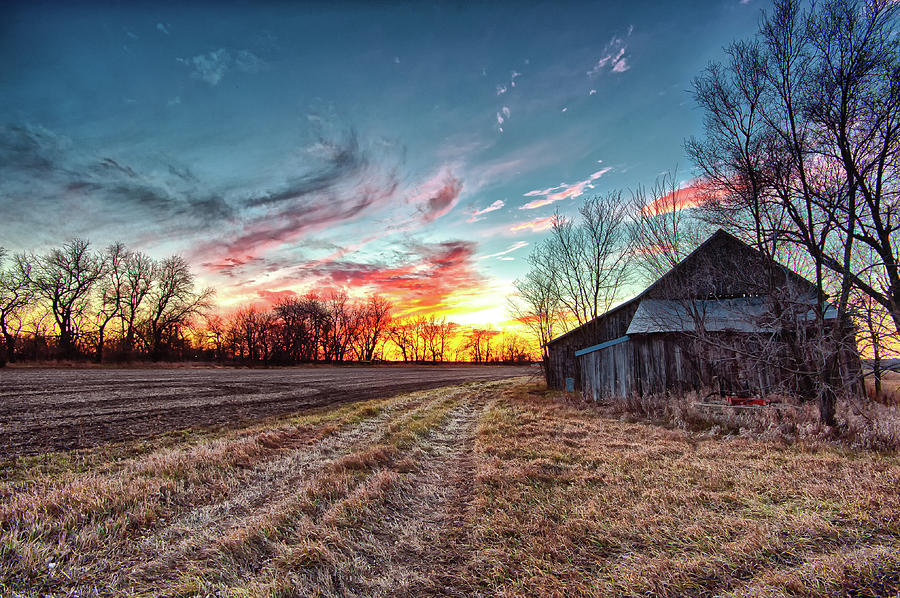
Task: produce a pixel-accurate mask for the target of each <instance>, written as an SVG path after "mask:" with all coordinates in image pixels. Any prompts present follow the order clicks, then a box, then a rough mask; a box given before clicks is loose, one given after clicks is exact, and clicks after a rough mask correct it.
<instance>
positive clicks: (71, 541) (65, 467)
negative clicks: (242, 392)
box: [0, 381, 900, 597]
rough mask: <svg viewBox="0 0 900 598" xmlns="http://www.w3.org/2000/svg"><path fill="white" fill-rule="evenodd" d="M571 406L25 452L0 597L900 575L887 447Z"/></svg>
mask: <svg viewBox="0 0 900 598" xmlns="http://www.w3.org/2000/svg"><path fill="white" fill-rule="evenodd" d="M562 399H563V397H562V396H561V395H558V394H554V393H547V392H546V391H543V390H541V389H540V388H538V387H536V386H534V385H526V384H524V383H523V382H522V381H519V382H518V383H515V384H512V383H510V382H487V383H485V382H481V383H474V384H468V385H463V386H456V387H450V388H444V389H437V390H431V391H423V392H419V393H413V394H409V395H403V396H400V397H395V398H392V399H386V400H380V401H371V402H367V403H360V404H356V405H352V406H345V407H342V408H340V409H337V410H333V411H328V412H321V413H318V414H315V415H313V416H306V417H303V418H286V419H281V420H274V421H270V422H268V423H266V424H265V425H257V426H253V427H248V428H246V429H243V430H238V431H232V432H223V433H217V434H206V435H204V434H199V435H198V434H187V435H184V436H181V437H179V436H178V435H172V436H171V437H168V438H163V439H157V440H155V441H152V442H149V443H147V442H143V443H135V444H134V445H115V446H109V447H104V448H98V449H95V450H93V451H82V452H80V453H78V454H77V455H75V454H63V455H56V456H50V457H47V458H45V459H31V460H21V461H19V462H17V463H16V464H15V470H14V471H13V472H12V473H8V474H7V475H6V476H5V478H4V481H2V482H0V595H2V596H6V595H13V596H15V595H34V596H39V595H40V596H44V595H54V596H55V595H60V596H62V595H78V596H132V595H147V596H260V597H261V596H432V595H442V596H443V595H454V596H475V595H483V596H487V595H499V596H720V595H721V596H837V595H856V596H879V595H892V594H891V593H892V592H893V593H896V592H897V591H900V557H898V554H900V495H898V491H897V489H898V488H900V458H898V456H897V455H896V454H894V453H881V452H877V451H871V450H862V449H859V448H851V447H849V446H846V445H843V444H840V443H836V442H833V441H830V440H828V441H823V440H822V439H818V438H813V439H812V440H810V439H808V438H807V437H805V436H802V435H801V436H798V438H796V439H794V440H793V441H791V442H785V441H784V440H783V439H780V438H774V439H761V438H759V437H757V436H756V435H750V434H744V435H741V434H739V433H738V434H732V435H725V436H723V434H721V433H716V434H710V433H709V429H707V430H706V431H705V432H694V431H688V430H683V429H672V428H671V426H669V427H663V426H657V425H652V424H648V423H645V422H637V421H625V419H627V418H623V417H620V416H618V415H616V416H615V417H613V416H611V415H610V414H609V413H608V412H606V413H604V412H601V411H599V410H598V409H595V408H587V407H585V406H583V405H576V404H571V403H566V402H565V401H564V400H562ZM129 449H133V450H134V453H133V454H131V455H129Z"/></svg>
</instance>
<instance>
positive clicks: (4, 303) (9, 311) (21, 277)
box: [0, 247, 34, 363]
mask: <svg viewBox="0 0 900 598" xmlns="http://www.w3.org/2000/svg"><path fill="white" fill-rule="evenodd" d="M5 258H6V251H5V250H4V249H3V248H2V247H0V333H2V334H3V340H4V344H5V345H6V358H5V359H0V362H3V361H9V362H10V363H13V362H15V360H16V341H17V340H18V337H19V332H20V331H21V329H22V326H23V325H24V317H23V316H24V312H25V311H26V310H27V309H28V307H29V306H30V305H31V303H32V302H33V300H34V288H33V286H32V285H31V282H30V275H31V273H30V267H31V266H30V264H29V262H28V261H27V260H26V259H25V258H24V257H23V256H16V257H14V258H13V260H12V262H11V263H10V264H6V263H5V262H6V259H5Z"/></svg>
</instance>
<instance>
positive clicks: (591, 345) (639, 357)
mask: <svg viewBox="0 0 900 598" xmlns="http://www.w3.org/2000/svg"><path fill="white" fill-rule="evenodd" d="M817 306H818V294H817V291H816V287H815V285H813V284H812V283H811V282H809V281H808V280H806V279H804V278H803V277H801V276H800V275H798V274H796V273H795V272H793V271H791V270H790V269H788V268H786V267H784V266H782V265H780V264H778V263H777V262H775V261H773V260H771V259H770V258H768V257H766V256H764V255H763V254H762V253H760V252H758V251H757V250H755V249H753V248H752V247H750V246H749V245H746V244H745V243H743V242H741V241H740V240H738V239H737V238H735V237H733V236H732V235H730V234H728V233H726V232H725V231H723V230H719V231H717V232H716V233H715V234H713V235H712V236H711V237H710V238H709V239H707V240H706V241H705V242H704V243H703V244H702V245H701V246H700V247H698V248H697V249H696V250H695V251H694V252H693V253H691V254H690V255H688V256H687V257H686V258H684V259H683V260H682V261H681V262H679V263H678V264H677V265H676V266H675V267H674V268H672V269H671V270H670V271H669V272H667V273H666V274H665V275H664V276H662V277H661V278H660V279H659V280H657V281H656V282H654V283H653V284H651V285H650V286H649V287H647V288H646V289H645V290H644V291H643V292H642V293H640V294H639V295H638V296H636V297H634V298H633V299H631V300H630V301H626V302H625V303H622V304H621V305H619V306H617V307H615V308H614V309H611V310H610V311H608V312H606V313H605V314H603V315H601V316H599V317H597V318H595V319H594V320H592V321H590V322H587V323H586V324H584V325H583V326H580V327H578V328H575V329H573V330H571V331H569V332H567V333H566V334H563V335H561V336H559V337H557V338H555V339H553V340H551V341H550V342H549V343H548V353H549V361H548V364H547V372H546V373H547V382H548V384H549V386H550V387H551V388H558V389H567V390H580V391H581V392H583V393H584V395H585V396H587V397H589V398H593V399H595V400H597V399H603V398H608V397H624V396H630V395H638V396H643V395H645V394H659V393H663V392H665V391H687V390H699V389H702V388H710V389H718V390H720V391H722V392H727V393H736V394H741V393H753V394H763V395H765V394H768V393H771V392H785V391H786V392H801V393H802V392H803V391H804V384H808V383H809V381H808V380H804V379H803V376H802V375H798V374H797V373H798V372H802V371H807V372H808V371H809V363H810V355H809V346H810V345H811V343H810V342H808V339H809V335H810V334H811V331H810V328H811V327H812V326H814V324H815V322H816V313H817ZM836 318H837V311H836V310H835V309H834V307H833V306H831V305H830V304H828V303H827V302H826V303H825V309H824V318H823V320H824V321H825V322H826V323H828V324H829V326H828V327H827V328H828V329H832V328H837V327H835V326H831V325H832V324H835V323H836V322H837V320H836ZM823 329H824V327H823ZM817 338H822V337H821V336H820V337H817ZM826 338H832V341H833V342H831V343H827V344H828V345H829V346H827V347H823V346H821V345H822V344H821V343H817V347H818V349H817V350H825V351H834V352H835V355H836V361H835V362H834V363H836V369H838V370H839V373H838V374H837V375H838V376H839V377H840V379H841V380H843V381H846V383H847V384H850V385H852V384H854V380H856V373H857V372H858V364H859V358H858V355H857V354H856V350H855V346H854V344H853V331H852V330H844V331H843V332H840V333H835V334H832V335H831V337H826ZM804 360H805V361H804ZM807 377H808V376H807Z"/></svg>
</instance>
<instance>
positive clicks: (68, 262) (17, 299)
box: [0, 239, 530, 365]
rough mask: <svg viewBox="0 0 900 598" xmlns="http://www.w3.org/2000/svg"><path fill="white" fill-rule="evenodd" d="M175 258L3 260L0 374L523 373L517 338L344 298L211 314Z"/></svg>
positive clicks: (78, 251)
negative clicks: (154, 370)
mask: <svg viewBox="0 0 900 598" xmlns="http://www.w3.org/2000/svg"><path fill="white" fill-rule="evenodd" d="M214 297H215V292H214V290H213V289H211V288H199V287H198V284H197V278H196V275H195V274H194V273H193V272H192V271H191V269H190V266H189V264H188V263H187V262H186V261H185V260H184V259H183V258H181V257H180V256H171V257H168V258H165V259H161V260H157V259H153V258H151V257H150V256H148V255H146V254H144V253H142V252H140V251H134V250H131V249H129V248H128V247H127V246H126V245H125V244H124V243H113V244H111V245H109V246H108V247H106V248H105V249H103V250H102V251H95V250H93V249H92V248H91V245H90V243H89V242H87V241H85V240H82V239H74V240H72V241H69V242H67V243H65V244H64V245H62V246H61V247H58V248H54V249H51V250H49V251H48V252H46V253H43V254H34V253H20V254H16V255H8V252H6V251H4V250H3V249H2V248H0V333H2V335H3V350H2V351H0V363H5V362H6V361H9V362H15V361H17V360H23V359H24V360H35V361H37V360H48V359H65V360H79V359H81V360H83V359H92V360H93V361H95V362H97V363H100V362H102V361H104V360H107V361H108V360H113V361H131V360H134V359H150V360H153V361H160V360H204V359H205V360H213V361H219V362H232V363H250V364H261V365H290V364H299V363H309V362H330V363H340V362H347V361H363V362H371V361H378V360H395V359H396V360H402V361H405V362H434V363H437V362H444V361H474V362H479V363H489V362H500V361H503V362H526V361H528V360H529V359H530V347H529V345H528V343H527V342H526V340H525V339H524V338H523V337H522V336H521V335H518V334H516V333H514V332H508V331H505V332H499V331H496V330H491V329H481V328H467V327H462V326H460V325H458V324H456V323H454V322H450V321H448V320H447V319H446V318H445V317H442V318H438V317H437V316H435V315H431V316H416V317H407V318H396V317H394V316H393V311H394V306H393V305H392V304H391V303H390V302H389V301H388V300H387V299H385V298H383V297H381V296H378V295H373V296H369V297H364V298H351V297H350V296H349V295H348V294H347V292H346V291H343V290H333V291H330V292H328V293H325V294H317V293H307V294H305V295H295V296H288V297H285V298H283V299H280V300H279V301H277V302H276V303H274V304H273V305H271V306H257V305H246V306H241V307H239V308H237V309H235V310H232V311H231V312H228V313H223V312H222V311H221V310H219V309H216V306H215V305H214V303H213V299H214Z"/></svg>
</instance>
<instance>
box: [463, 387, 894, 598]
mask: <svg viewBox="0 0 900 598" xmlns="http://www.w3.org/2000/svg"><path fill="white" fill-rule="evenodd" d="M477 450H478V452H479V468H478V473H477V479H476V481H477V499H476V503H475V512H474V514H473V522H474V525H475V527H476V540H475V543H476V545H478V546H480V547H482V548H481V550H479V551H478V553H477V554H476V555H475V558H474V559H473V561H472V565H471V572H472V577H473V582H475V581H476V580H477V586H478V587H480V588H482V589H483V591H485V592H486V593H490V594H496V595H501V596H512V595H517V596H522V595H528V596H575V595H583V596H600V595H602V596H646V595H667V596H681V595H689V596H707V595H708V596H713V595H734V596H760V595H763V596H833V595H844V594H845V593H846V592H849V591H855V592H858V593H857V594H856V595H885V594H883V592H886V591H890V592H897V591H898V590H900V558H898V557H897V556H896V555H897V554H900V552H898V551H900V495H898V492H897V488H900V461H898V458H897V457H896V456H895V455H884V454H878V453H872V452H865V451H858V450H849V449H845V448H840V447H833V446H829V445H823V444H821V443H819V444H807V443H804V442H798V443H795V444H791V445H785V444H783V443H780V442H777V443H773V442H770V441H763V440H758V439H753V438H748V437H731V438H718V437H710V436H702V435H699V434H692V433H689V432H686V431H683V430H671V429H666V428H663V427H657V426H652V425H647V424H643V423H628V422H624V421H619V420H615V419H610V418H607V417H602V416H598V414H597V413H596V412H593V411H591V410H586V409H583V408H579V407H576V406H572V405H564V404H562V403H560V402H556V401H553V400H551V399H550V398H547V397H545V396H543V395H542V394H540V393H528V392H524V391H523V390H520V391H518V392H517V393H515V394H512V395H510V396H509V397H508V399H507V400H505V401H502V402H499V403H497V404H496V406H495V407H494V408H493V409H491V410H490V411H489V412H488V413H487V414H486V416H485V418H484V419H483V421H482V424H481V427H480V428H479V442H478V449H477Z"/></svg>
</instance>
